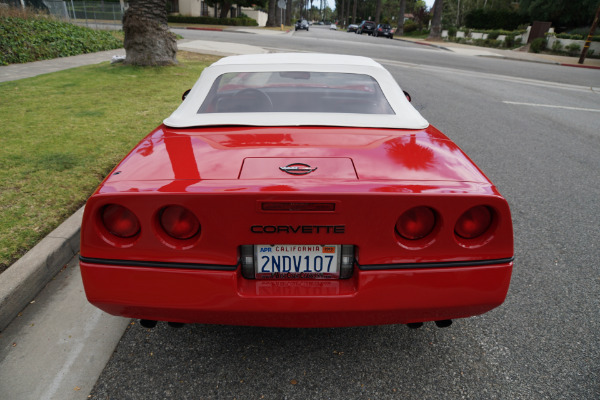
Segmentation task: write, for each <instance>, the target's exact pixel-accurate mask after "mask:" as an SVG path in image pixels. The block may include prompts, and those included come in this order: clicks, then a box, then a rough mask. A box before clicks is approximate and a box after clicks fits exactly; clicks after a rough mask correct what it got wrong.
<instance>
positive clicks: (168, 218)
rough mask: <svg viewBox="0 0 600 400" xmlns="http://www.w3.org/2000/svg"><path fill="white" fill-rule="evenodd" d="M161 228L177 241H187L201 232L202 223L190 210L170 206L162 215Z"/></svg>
mask: <svg viewBox="0 0 600 400" xmlns="http://www.w3.org/2000/svg"><path fill="white" fill-rule="evenodd" d="M160 226H162V228H163V229H164V230H165V232H166V233H167V234H168V235H169V236H171V237H174V238H175V239H180V240H185V239H190V238H191V237H193V236H195V235H196V234H197V233H198V232H199V231H200V222H198V218H196V216H195V215H194V214H192V212H191V211H190V210H188V209H187V208H185V207H182V206H168V207H165V208H164V209H163V210H162V212H161V213H160Z"/></svg>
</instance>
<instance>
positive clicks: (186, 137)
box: [81, 54, 513, 327]
mask: <svg viewBox="0 0 600 400" xmlns="http://www.w3.org/2000/svg"><path fill="white" fill-rule="evenodd" d="M314 61H317V63H315V62H314ZM512 266H513V233H512V221H511V216H510V210H509V207H508V204H507V202H506V200H505V199H504V198H503V197H502V196H501V195H500V193H498V190H497V189H496V187H494V185H493V184H492V183H491V182H490V181H489V179H488V178H487V177H486V176H485V175H484V174H483V173H482V172H481V171H480V170H479V168H477V166H475V165H474V164H473V162H472V161H471V160H470V159H469V158H468V157H467V156H466V155H465V154H464V153H463V152H462V151H461V150H460V149H459V148H458V147H457V146H456V145H455V144H454V143H453V142H452V141H451V140H449V139H448V138H447V137H446V136H444V134H442V133H441V132H440V131H438V130H437V129H435V128H434V127H433V126H431V125H429V123H428V122H427V121H426V120H425V119H424V118H423V117H422V116H421V115H420V114H419V113H418V112H417V111H416V110H415V109H414V108H413V107H412V106H411V104H410V103H409V101H408V99H407V96H406V95H405V93H403V91H402V89H400V87H399V86H398V84H397V83H396V82H395V80H394V78H393V77H392V76H391V74H390V73H389V72H388V71H387V70H385V69H384V68H383V67H382V66H381V65H379V64H378V63H376V62H374V61H373V60H371V59H368V58H364V57H353V56H340V55H323V54H265V55H249V56H235V57H227V58H223V59H221V60H220V61H218V62H216V63H215V64H213V65H212V66H210V67H208V68H206V69H205V70H204V71H203V73H202V75H201V77H200V79H199V80H198V82H197V83H196V84H195V85H194V87H193V88H192V89H191V91H190V92H189V94H187V97H185V100H184V101H183V103H182V104H181V106H180V107H179V108H178V109H177V110H176V111H175V112H174V113H173V114H172V115H171V116H170V117H169V118H167V119H166V120H165V121H164V123H163V124H162V125H160V126H159V127H158V128H156V129H155V130H154V131H153V132H151V133H150V134H149V135H148V136H147V137H146V138H144V139H143V140H142V141H141V142H140V143H139V144H138V145H137V146H136V147H135V148H134V149H133V150H132V151H131V152H130V153H129V154H128V155H127V156H126V157H125V159H124V160H123V161H121V162H120V163H119V164H118V165H117V166H116V167H115V169H114V170H113V171H112V172H111V173H110V175H109V176H108V177H107V178H106V179H105V180H104V181H103V182H102V184H101V185H100V186H99V187H98V189H97V190H96V191H95V193H94V194H93V195H92V196H91V197H90V199H89V200H88V202H87V205H86V208H85V215H84V218H83V224H82V230H81V274H82V277H83V283H84V286H85V291H86V294H87V298H88V299H89V301H90V302H91V303H92V304H94V305H96V306H97V307H99V308H101V309H102V310H104V311H106V312H108V313H111V314H114V315H121V316H125V317H133V318H139V319H141V320H142V322H143V325H144V326H153V325H154V324H155V323H156V322H155V321H169V322H171V323H209V324H229V325H254V326H273V327H340V326H357V325H376V324H408V325H409V326H411V327H418V326H420V325H422V323H423V322H425V321H435V322H436V323H437V325H438V326H448V325H449V324H450V323H451V320H452V319H455V318H464V317H469V316H473V315H478V314H482V313H485V312H487V311H489V310H491V309H493V308H494V307H497V306H499V305H500V304H501V303H502V302H503V301H504V299H505V297H506V293H507V291H508V287H509V283H510V277H511V271H512Z"/></svg>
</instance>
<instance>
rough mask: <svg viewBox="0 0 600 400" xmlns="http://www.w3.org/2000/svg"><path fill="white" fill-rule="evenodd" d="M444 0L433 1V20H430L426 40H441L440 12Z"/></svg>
mask: <svg viewBox="0 0 600 400" xmlns="http://www.w3.org/2000/svg"><path fill="white" fill-rule="evenodd" d="M443 3H444V0H435V3H434V4H433V18H432V19H431V31H430V32H429V37H428V38H427V40H434V41H438V40H442V10H443V9H444V4H443Z"/></svg>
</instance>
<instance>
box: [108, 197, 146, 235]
mask: <svg viewBox="0 0 600 400" xmlns="http://www.w3.org/2000/svg"><path fill="white" fill-rule="evenodd" d="M102 223H103V224H104V227H105V228H106V230H107V231H109V232H110V233H111V234H113V235H115V236H118V237H120V238H130V237H133V236H135V235H137V234H138V232H139V231H140V222H139V221H138V219H137V217H136V216H135V214H134V213H132V212H131V211H129V210H128V209H127V208H125V207H123V206H120V205H118V204H109V205H107V206H106V207H104V208H103V210H102Z"/></svg>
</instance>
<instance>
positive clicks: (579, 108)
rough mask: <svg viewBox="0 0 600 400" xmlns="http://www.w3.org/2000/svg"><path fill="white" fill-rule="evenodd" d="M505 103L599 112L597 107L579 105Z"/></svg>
mask: <svg viewBox="0 0 600 400" xmlns="http://www.w3.org/2000/svg"><path fill="white" fill-rule="evenodd" d="M503 103H505V104H516V105H518V106H530V107H546V108H562V109H563V110H575V111H590V112H600V110H599V109H595V108H581V107H567V106H553V105H551V104H537V103H520V102H518V101H503Z"/></svg>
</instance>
